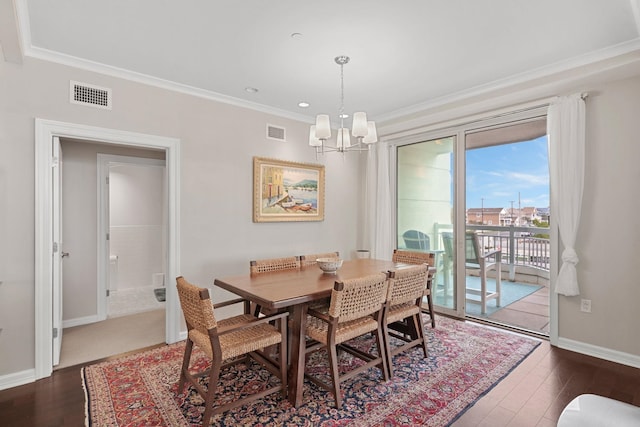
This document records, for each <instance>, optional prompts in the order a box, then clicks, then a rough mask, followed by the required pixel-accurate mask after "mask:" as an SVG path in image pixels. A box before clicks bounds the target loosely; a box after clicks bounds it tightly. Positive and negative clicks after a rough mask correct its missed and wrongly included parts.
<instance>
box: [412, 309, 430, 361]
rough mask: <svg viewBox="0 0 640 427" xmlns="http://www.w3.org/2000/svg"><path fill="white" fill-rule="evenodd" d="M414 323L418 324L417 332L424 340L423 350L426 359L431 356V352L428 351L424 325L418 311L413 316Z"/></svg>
mask: <svg viewBox="0 0 640 427" xmlns="http://www.w3.org/2000/svg"><path fill="white" fill-rule="evenodd" d="M413 323H414V324H415V326H416V332H417V333H418V337H419V338H420V339H421V340H422V351H423V353H424V357H425V359H426V358H427V357H428V356H429V353H428V351H427V340H426V338H425V335H424V326H423V325H422V319H421V317H420V313H416V314H415V315H414V316H413Z"/></svg>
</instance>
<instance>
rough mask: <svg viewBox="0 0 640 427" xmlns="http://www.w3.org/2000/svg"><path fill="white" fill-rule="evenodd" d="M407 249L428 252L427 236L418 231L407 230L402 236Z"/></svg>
mask: <svg viewBox="0 0 640 427" xmlns="http://www.w3.org/2000/svg"><path fill="white" fill-rule="evenodd" d="M402 239H403V240H404V245H405V246H406V247H407V249H414V250H418V251H428V250H429V249H430V246H431V245H430V242H429V236H427V235H426V234H424V233H423V232H422V231H418V230H407V231H405V232H404V233H403V234H402Z"/></svg>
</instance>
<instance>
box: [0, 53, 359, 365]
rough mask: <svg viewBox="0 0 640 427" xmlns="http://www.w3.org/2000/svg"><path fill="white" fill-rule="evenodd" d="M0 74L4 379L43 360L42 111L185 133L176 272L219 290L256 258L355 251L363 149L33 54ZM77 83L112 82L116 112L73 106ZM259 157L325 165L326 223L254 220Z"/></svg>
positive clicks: (291, 124) (299, 126)
mask: <svg viewBox="0 0 640 427" xmlns="http://www.w3.org/2000/svg"><path fill="white" fill-rule="evenodd" d="M0 76H1V78H0V236H1V238H2V243H3V244H2V245H0V280H1V281H3V282H4V283H3V284H2V285H0V328H3V331H2V332H1V333H0V355H2V357H0V376H2V375H7V374H12V373H16V372H22V371H26V370H29V369H32V368H33V367H34V363H35V361H34V218H35V215H34V173H35V171H34V119H35V118H36V117H40V118H44V119H51V120H57V121H62V122H71V123H81V124H86V125H91V126H99V127H104V128H112V129H120V130H126V131H132V132H139V133H145V134H152V135H160V136H167V137H174V138H179V139H180V140H181V159H182V164H181V185H182V187H181V188H180V192H181V212H180V216H181V224H180V226H181V247H180V260H181V271H180V274H183V275H184V276H185V277H187V278H189V280H190V281H193V282H195V283H199V284H202V285H208V286H211V285H212V283H213V280H214V278H215V277H218V276H225V275H231V274H241V273H244V272H248V269H249V260H250V259H255V258H264V257H280V256H285V255H299V254H303V253H314V252H325V251H330V250H338V251H340V253H342V254H347V255H351V254H352V253H353V251H354V250H355V249H356V247H357V244H356V243H357V237H358V231H357V228H358V216H359V209H360V207H359V206H358V205H357V200H358V191H359V185H360V183H361V181H362V177H363V170H362V169H361V163H362V161H361V160H360V159H359V157H364V156H358V155H354V156H351V155H347V156H346V158H345V159H344V160H343V158H342V156H339V155H335V154H328V155H326V156H325V157H324V159H321V160H319V161H316V160H315V155H314V152H313V150H311V149H310V148H309V147H308V145H307V141H308V132H309V127H308V124H307V123H301V122H297V121H294V120H290V119H284V118H281V117H276V116H272V115H269V114H266V113H262V112H257V111H252V110H247V109H243V108H239V107H235V106H231V105H226V104H221V103H216V102H212V101H209V100H205V99H200V98H195V97H192V96H187V95H183V94H178V93H174V92H169V91H166V90H162V89H158V88H154V87H149V86H145V85H142V84H139V83H135V82H130V81H124V80H120V79H116V78H112V77H108V76H103V75H99V74H95V73H92V72H88V71H82V70H77V69H74V68H71V67H67V66H63V65H58V64H53V63H48V62H44V61H39V60H34V59H31V58H25V60H24V63H23V64H12V63H7V62H0ZM69 80H76V81H80V82H86V83H92V84H95V85H98V86H101V87H109V88H112V89H113V100H114V102H113V104H114V106H113V110H111V111H109V110H101V109H94V108H90V107H84V106H80V105H75V104H70V103H69V93H68V90H69ZM267 123H269V124H272V125H276V126H281V127H284V128H286V135H287V141H286V142H280V141H273V140H269V139H267V138H266V125H267ZM254 156H261V157H271V158H276V159H282V160H290V161H297V162H307V163H322V164H324V165H325V167H326V187H325V188H326V209H325V220H324V221H322V222H300V223H260V224H258V223H253V222H252V200H253V198H252V191H253V190H252V188H253V177H252V168H253V163H252V159H253V157H254ZM92 234H94V233H92ZM172 280H173V279H172V278H167V282H168V285H170V283H171V281H172ZM223 294H224V293H223V292H222V291H221V290H218V289H215V290H214V292H213V297H214V299H220V298H222V297H223V296H224V297H226V295H223Z"/></svg>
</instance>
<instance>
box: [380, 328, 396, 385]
mask: <svg viewBox="0 0 640 427" xmlns="http://www.w3.org/2000/svg"><path fill="white" fill-rule="evenodd" d="M382 338H383V340H384V354H385V357H386V358H387V370H388V371H389V378H391V377H393V355H392V354H391V344H390V343H389V341H390V340H389V326H388V325H387V324H386V322H385V323H384V324H383V325H382Z"/></svg>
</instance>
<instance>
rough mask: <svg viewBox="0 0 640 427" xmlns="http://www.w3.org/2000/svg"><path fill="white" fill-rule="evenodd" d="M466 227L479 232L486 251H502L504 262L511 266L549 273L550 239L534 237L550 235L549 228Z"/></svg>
mask: <svg viewBox="0 0 640 427" xmlns="http://www.w3.org/2000/svg"><path fill="white" fill-rule="evenodd" d="M466 227H467V229H469V230H475V231H476V232H477V235H478V238H479V240H480V244H481V245H482V247H483V248H484V249H485V250H489V249H497V248H500V249H502V262H504V263H508V264H510V265H511V266H516V265H522V266H529V267H535V268H539V269H542V270H546V271H549V255H550V245H549V239H548V238H542V237H534V236H535V235H540V234H546V235H548V234H549V229H548V228H542V227H516V226H508V227H500V226H490V225H472V224H467V225H466Z"/></svg>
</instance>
